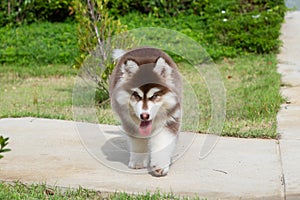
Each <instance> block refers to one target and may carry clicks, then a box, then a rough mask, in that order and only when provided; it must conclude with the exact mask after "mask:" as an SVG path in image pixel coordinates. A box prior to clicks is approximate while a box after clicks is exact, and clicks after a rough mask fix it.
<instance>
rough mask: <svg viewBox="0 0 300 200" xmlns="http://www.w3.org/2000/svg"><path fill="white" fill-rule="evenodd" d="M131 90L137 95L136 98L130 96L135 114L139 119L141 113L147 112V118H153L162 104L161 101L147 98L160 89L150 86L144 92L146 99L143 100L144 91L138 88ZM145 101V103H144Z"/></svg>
mask: <svg viewBox="0 0 300 200" xmlns="http://www.w3.org/2000/svg"><path fill="white" fill-rule="evenodd" d="M132 91H133V93H136V94H135V95H138V96H139V97H137V98H135V97H131V98H130V105H131V107H132V108H133V110H134V112H135V114H136V116H137V117H138V118H139V119H140V116H141V114H143V113H147V114H149V120H152V119H154V118H155V116H156V114H157V112H158V111H159V108H160V107H161V105H162V102H160V101H159V102H154V101H151V100H149V98H151V97H152V96H153V95H154V94H155V93H156V92H158V91H160V89H159V88H151V89H150V90H149V91H148V92H147V94H146V98H147V100H144V92H143V91H142V90H140V89H139V88H134V89H133V90H132ZM133 95H134V94H133ZM145 103H146V105H144V104H145Z"/></svg>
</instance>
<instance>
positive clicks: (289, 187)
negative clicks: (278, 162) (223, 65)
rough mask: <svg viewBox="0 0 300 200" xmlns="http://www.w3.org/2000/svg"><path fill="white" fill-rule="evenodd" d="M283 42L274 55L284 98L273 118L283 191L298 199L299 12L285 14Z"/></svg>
mask: <svg viewBox="0 0 300 200" xmlns="http://www.w3.org/2000/svg"><path fill="white" fill-rule="evenodd" d="M281 40H282V41H283V42H284V44H283V47H282V49H281V53H280V54H279V55H278V59H279V65H278V72H279V73H281V74H282V83H283V87H282V89H281V92H282V94H283V96H284V97H285V98H286V99H287V101H286V103H285V104H283V105H282V107H281V110H280V112H279V113H278V116H277V121H278V132H279V133H280V134H281V140H280V148H281V154H282V163H283V173H284V177H285V191H286V194H287V196H295V198H296V197H297V196H298V197H297V199H299V198H300V170H299V169H300V11H295V12H291V13H287V15H286V22H285V23H284V24H283V26H282V35H281Z"/></svg>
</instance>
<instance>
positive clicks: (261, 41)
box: [111, 0, 286, 59]
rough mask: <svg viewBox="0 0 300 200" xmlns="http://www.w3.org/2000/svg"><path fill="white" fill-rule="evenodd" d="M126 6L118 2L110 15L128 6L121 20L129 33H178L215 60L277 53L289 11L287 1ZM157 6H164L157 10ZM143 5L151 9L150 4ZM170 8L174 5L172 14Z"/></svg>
mask: <svg viewBox="0 0 300 200" xmlns="http://www.w3.org/2000/svg"><path fill="white" fill-rule="evenodd" d="M118 2H119V4H118ZM126 2H127V4H125V3H124V2H123V3H120V1H115V3H114V4H111V7H112V11H111V12H113V13H117V12H116V11H114V10H117V9H116V8H119V7H118V6H120V7H124V8H125V6H128V7H127V8H125V9H123V10H125V11H123V12H126V11H127V10H130V11H131V12H132V13H129V14H126V15H124V16H121V15H118V17H119V18H120V20H121V22H122V23H123V24H127V25H128V27H129V29H132V28H139V27H147V26H159V27H164V28H170V29H175V30H177V31H180V32H182V33H184V34H186V35H188V36H190V37H192V38H193V39H195V40H196V41H197V42H199V43H200V44H201V45H202V46H204V47H205V48H206V49H207V51H208V53H209V54H210V55H211V56H212V58H214V59H217V58H220V57H234V56H236V55H237V54H240V53H247V52H251V53H270V52H277V51H278V48H279V46H280V40H279V34H280V26H281V23H282V21H283V19H284V13H285V11H286V7H285V5H284V0H274V1H267V0H226V1H223V0H211V1H196V0H195V1H183V0H172V1H153V2H152V1H151V2H152V3H153V4H154V5H153V6H152V7H151V8H152V9H149V10H143V9H142V8H140V7H137V6H136V5H135V4H134V3H133V1H130V0H128V1H126ZM158 2H160V3H161V4H164V6H162V7H160V8H159V9H155V8H156V5H157V4H158ZM167 2H168V3H167ZM179 2H181V3H182V4H179ZM183 2H189V3H190V4H189V5H185V4H184V3H183ZM176 3H177V4H176ZM141 4H147V5H150V4H149V2H148V1H142V3H141ZM169 5H173V7H172V9H173V10H170V9H169ZM191 5H194V6H191ZM129 6H133V7H129ZM181 6H183V7H181ZM190 6H191V7H190ZM134 11H135V13H134ZM118 14H120V13H118ZM157 16H158V17H162V16H163V18H157Z"/></svg>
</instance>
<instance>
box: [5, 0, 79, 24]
mask: <svg viewBox="0 0 300 200" xmlns="http://www.w3.org/2000/svg"><path fill="white" fill-rule="evenodd" d="M71 2H72V0H51V1H44V0H30V1H19V0H8V1H2V2H1V4H0V26H5V25H7V24H20V23H32V22H37V21H50V22H63V21H65V20H66V19H68V18H70V17H71V18H72V17H73V14H74V12H73V8H72V7H71Z"/></svg>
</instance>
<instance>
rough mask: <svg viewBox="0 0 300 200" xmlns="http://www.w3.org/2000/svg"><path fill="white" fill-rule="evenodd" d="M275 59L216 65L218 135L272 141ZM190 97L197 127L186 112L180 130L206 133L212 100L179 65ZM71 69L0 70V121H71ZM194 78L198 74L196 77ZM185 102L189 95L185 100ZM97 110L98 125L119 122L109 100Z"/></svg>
mask: <svg viewBox="0 0 300 200" xmlns="http://www.w3.org/2000/svg"><path fill="white" fill-rule="evenodd" d="M276 65H277V61H276V56H275V55H273V54H268V55H252V54H250V55H245V56H240V57H237V58H233V59H223V60H221V61H218V62H217V63H216V67H217V69H218V70H219V71H220V74H221V78H222V80H223V82H224V86H225V90H226V98H227V99H226V121H225V123H224V126H223V127H224V128H223V132H222V135H224V136H234V137H256V138H276V137H277V133H276V114H277V111H278V109H279V106H280V104H281V102H282V101H283V99H282V97H281V95H280V93H279V87H280V76H279V74H278V73H277V72H276ZM179 68H180V72H181V73H182V75H183V77H184V79H185V80H188V87H189V88H187V89H190V88H192V89H193V92H194V93H195V96H193V97H194V98H196V99H195V100H194V102H195V101H196V102H197V103H198V112H199V124H198V126H191V125H193V124H192V123H190V122H189V120H190V118H188V115H187V114H185V116H186V117H184V120H183V121H184V122H185V123H184V124H183V129H184V130H185V131H196V132H200V133H207V128H208V125H209V123H210V120H211V101H210V95H209V93H208V89H207V85H206V84H205V81H204V80H203V77H201V75H200V74H199V73H198V72H197V71H196V70H195V68H193V67H192V66H190V65H186V64H182V63H180V64H179ZM76 73H77V71H76V69H73V68H71V67H69V66H67V65H47V66H41V67H38V68H34V69H32V68H30V67H18V66H13V65H1V66H0V77H1V79H0V84H1V86H0V94H1V101H0V107H1V110H0V117H1V118H5V117H27V116H31V117H41V118H53V119H65V120H72V119H73V112H72V93H73V87H74V81H75V78H76ZM195 74H198V75H195ZM189 98H190V97H189ZM96 107H97V116H98V123H105V124H118V121H117V120H116V119H115V117H114V115H113V113H112V111H111V108H110V104H109V101H106V102H105V103H103V104H100V106H96Z"/></svg>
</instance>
